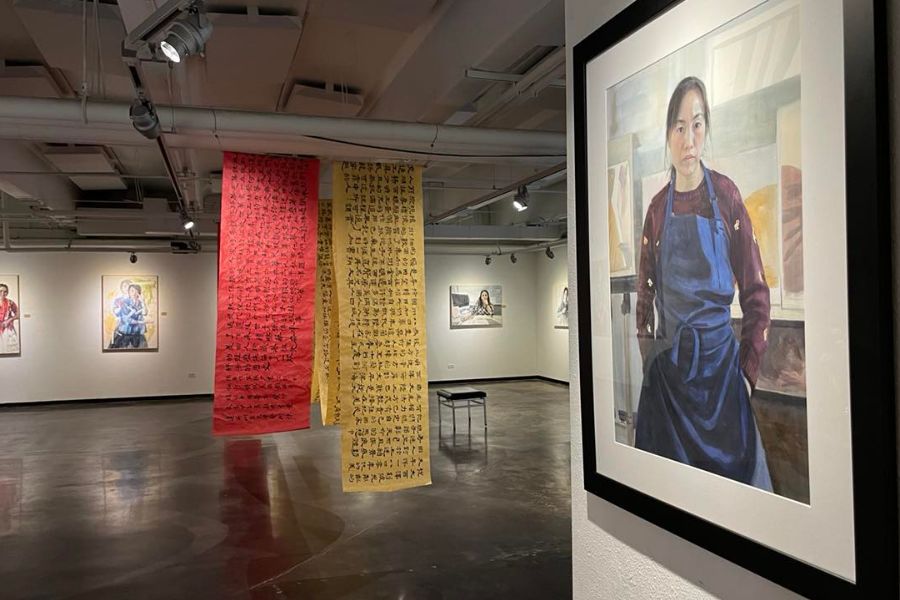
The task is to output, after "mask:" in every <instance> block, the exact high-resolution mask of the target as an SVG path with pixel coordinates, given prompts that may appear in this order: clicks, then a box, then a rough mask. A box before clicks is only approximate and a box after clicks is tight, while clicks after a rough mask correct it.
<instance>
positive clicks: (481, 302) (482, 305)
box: [478, 290, 491, 308]
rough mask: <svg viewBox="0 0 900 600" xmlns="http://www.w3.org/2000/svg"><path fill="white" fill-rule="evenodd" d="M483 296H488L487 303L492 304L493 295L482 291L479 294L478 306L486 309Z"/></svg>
mask: <svg viewBox="0 0 900 600" xmlns="http://www.w3.org/2000/svg"><path fill="white" fill-rule="evenodd" d="M482 294H487V297H488V299H487V303H488V304H490V303H491V293H490V292H489V291H487V290H481V291H480V292H478V306H481V307H484V308H486V306H485V304H484V301H483V300H482V299H481V295H482Z"/></svg>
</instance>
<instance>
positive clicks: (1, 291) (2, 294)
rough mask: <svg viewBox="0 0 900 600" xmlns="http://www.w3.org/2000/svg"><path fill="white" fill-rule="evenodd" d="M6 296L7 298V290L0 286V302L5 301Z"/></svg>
mask: <svg viewBox="0 0 900 600" xmlns="http://www.w3.org/2000/svg"><path fill="white" fill-rule="evenodd" d="M7 296H9V290H8V289H6V286H2V285H0V300H6V297H7Z"/></svg>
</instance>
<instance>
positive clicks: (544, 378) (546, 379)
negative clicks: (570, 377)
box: [534, 375, 569, 387]
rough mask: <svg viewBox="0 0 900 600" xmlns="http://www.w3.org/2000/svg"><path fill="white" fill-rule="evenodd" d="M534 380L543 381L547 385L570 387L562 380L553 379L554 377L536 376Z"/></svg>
mask: <svg viewBox="0 0 900 600" xmlns="http://www.w3.org/2000/svg"><path fill="white" fill-rule="evenodd" d="M534 379H540V380H541V381H546V382H547V383H557V384H559V385H564V386H566V387H569V382H568V381H563V380H562V379H553V378H552V377H546V376H544V375H535V376H534Z"/></svg>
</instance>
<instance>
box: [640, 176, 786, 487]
mask: <svg viewBox="0 0 900 600" xmlns="http://www.w3.org/2000/svg"><path fill="white" fill-rule="evenodd" d="M703 178H704V181H705V182H706V188H707V191H708V192H709V199H710V203H711V205H712V209H713V217H712V218H711V219H708V218H706V217H702V216H699V215H694V214H686V215H676V214H674V213H673V198H674V195H675V193H674V192H675V179H674V175H673V177H672V180H671V181H670V182H669V189H668V194H667V197H666V213H665V220H664V222H663V228H662V233H661V238H662V240H661V242H660V243H661V246H662V248H661V251H660V252H659V254H658V260H657V271H656V274H655V277H656V279H655V280H654V281H653V283H652V285H654V286H656V308H657V314H658V315H659V325H658V327H657V330H656V331H657V333H656V345H657V346H658V347H660V348H661V350H658V353H657V354H656V356H654V357H652V358H649V359H648V360H649V363H648V368H647V370H646V373H645V374H644V383H643V387H642V388H641V399H640V404H639V405H638V413H637V424H636V432H635V447H637V448H640V449H642V450H646V451H648V452H653V453H654V454H658V455H660V456H664V457H666V458H670V459H672V460H677V461H679V462H682V463H686V464H689V465H691V466H694V467H697V468H700V469H704V470H706V471H710V472H712V473H716V474H717V475H722V476H724V477H729V478H731V479H735V480H737V481H740V482H742V483H747V484H750V485H755V486H757V487H761V488H763V489H767V490H771V489H772V484H771V480H770V479H769V470H768V467H767V466H766V460H765V451H764V450H763V447H762V443H761V441H760V438H759V432H758V431H757V428H756V420H755V419H754V416H753V411H752V409H751V407H750V395H749V392H748V390H747V387H746V385H745V383H744V377H743V372H742V371H741V368H740V365H739V350H740V347H739V344H738V340H737V338H736V337H735V335H734V330H733V329H732V328H731V302H732V299H733V298H734V278H733V274H732V270H731V262H730V258H729V257H730V253H729V243H728V237H727V235H726V233H725V223H724V222H723V221H722V216H721V214H720V212H719V203H718V202H717V200H716V195H715V190H714V189H713V185H712V181H711V179H710V177H709V173H708V172H707V171H706V169H705V168H703Z"/></svg>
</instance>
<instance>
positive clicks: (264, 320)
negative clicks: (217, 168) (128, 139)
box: [213, 152, 319, 435]
mask: <svg viewBox="0 0 900 600" xmlns="http://www.w3.org/2000/svg"><path fill="white" fill-rule="evenodd" d="M318 197H319V161H318V160H308V159H295V158H281V157H272V156H257V155H252V154H238V153H232V152H226V153H225V161H224V165H223V170H222V217H221V225H220V232H219V296H218V321H217V325H216V375H215V398H214V400H213V433H215V434H216V435H231V434H235V435H237V434H257V433H274V432H276V431H289V430H292V429H305V428H308V427H309V401H310V383H311V379H312V359H313V334H314V329H315V319H314V314H313V313H314V309H315V282H316V223H317V218H318V216H317V215H318V206H317V205H318Z"/></svg>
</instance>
